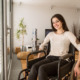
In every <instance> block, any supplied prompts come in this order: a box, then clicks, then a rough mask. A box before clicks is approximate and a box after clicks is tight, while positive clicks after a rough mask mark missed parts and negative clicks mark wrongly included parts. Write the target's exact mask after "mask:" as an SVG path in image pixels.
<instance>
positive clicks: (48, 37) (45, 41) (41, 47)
mask: <svg viewBox="0 0 80 80" xmlns="http://www.w3.org/2000/svg"><path fill="white" fill-rule="evenodd" d="M50 36H51V33H49V34H48V35H47V36H46V38H45V39H44V41H43V43H42V44H41V45H40V46H39V50H43V49H44V46H45V45H46V44H47V43H48V42H49V41H50ZM40 56H41V53H39V54H38V58H39V57H40Z"/></svg>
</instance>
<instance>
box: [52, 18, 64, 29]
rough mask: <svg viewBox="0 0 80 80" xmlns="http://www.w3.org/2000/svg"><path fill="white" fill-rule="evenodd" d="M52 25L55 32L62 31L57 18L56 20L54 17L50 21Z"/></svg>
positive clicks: (60, 23)
mask: <svg viewBox="0 0 80 80" xmlns="http://www.w3.org/2000/svg"><path fill="white" fill-rule="evenodd" d="M52 23H53V27H54V28H55V29H56V30H59V29H62V28H63V27H62V22H61V21H60V20H59V19H58V18H56V17H54V18H53V19H52Z"/></svg>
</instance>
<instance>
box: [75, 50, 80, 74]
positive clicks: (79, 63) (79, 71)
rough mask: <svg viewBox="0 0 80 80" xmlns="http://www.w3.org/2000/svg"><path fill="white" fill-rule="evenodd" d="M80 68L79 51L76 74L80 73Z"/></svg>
mask: <svg viewBox="0 0 80 80" xmlns="http://www.w3.org/2000/svg"><path fill="white" fill-rule="evenodd" d="M79 68H80V51H79V56H78V61H77V63H76V65H75V67H74V73H75V76H78V75H80V69H79Z"/></svg>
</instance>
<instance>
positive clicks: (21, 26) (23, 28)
mask: <svg viewBox="0 0 80 80" xmlns="http://www.w3.org/2000/svg"><path fill="white" fill-rule="evenodd" d="M23 21H24V18H22V19H21V20H20V23H19V29H17V32H16V37H17V39H20V36H22V50H23V47H24V35H26V34H27V30H26V25H25V24H24V23H23Z"/></svg>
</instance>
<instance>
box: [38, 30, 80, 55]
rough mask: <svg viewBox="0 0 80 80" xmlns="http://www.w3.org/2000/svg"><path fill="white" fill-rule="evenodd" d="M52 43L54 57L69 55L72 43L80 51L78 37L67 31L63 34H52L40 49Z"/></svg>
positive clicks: (51, 50) (51, 52) (51, 51)
mask: <svg viewBox="0 0 80 80" xmlns="http://www.w3.org/2000/svg"><path fill="white" fill-rule="evenodd" d="M49 41H50V46H51V49H50V53H49V55H53V56H63V55H66V54H68V51H69V45H70V43H72V44H73V45H74V46H75V47H76V48H77V49H78V50H79V51H80V44H77V43H76V37H75V36H74V34H73V33H72V32H70V31H66V32H64V33H62V34H56V33H55V32H50V33H49V34H48V35H47V36H46V38H45V39H44V42H43V43H42V44H41V45H40V47H39V48H40V49H44V46H45V45H46V44H47V43H48V42H49Z"/></svg>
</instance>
